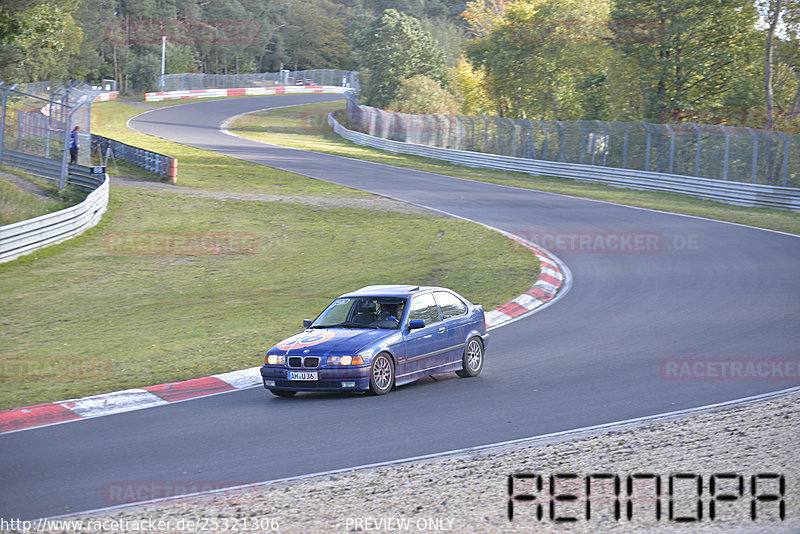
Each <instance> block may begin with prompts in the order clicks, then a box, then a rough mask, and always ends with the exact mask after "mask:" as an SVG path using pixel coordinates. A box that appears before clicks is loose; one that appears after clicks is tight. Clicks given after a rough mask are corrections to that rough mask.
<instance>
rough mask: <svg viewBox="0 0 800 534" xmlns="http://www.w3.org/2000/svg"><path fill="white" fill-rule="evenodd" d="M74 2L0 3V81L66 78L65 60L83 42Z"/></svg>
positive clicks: (21, 0)
mask: <svg viewBox="0 0 800 534" xmlns="http://www.w3.org/2000/svg"><path fill="white" fill-rule="evenodd" d="M74 10H75V4H74V2H71V1H69V0H51V1H48V2H41V1H38V2H37V1H31V0H28V1H26V0H3V3H2V5H0V79H2V80H4V81H5V82H28V81H40V80H46V79H51V78H52V79H61V78H67V77H68V76H69V58H70V55H71V54H74V53H76V52H77V51H78V49H79V47H80V44H81V40H82V38H83V35H82V31H81V29H80V28H79V27H78V26H77V25H76V24H75V21H74V19H73V18H72V13H73V11H74Z"/></svg>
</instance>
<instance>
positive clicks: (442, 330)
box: [439, 326, 446, 334]
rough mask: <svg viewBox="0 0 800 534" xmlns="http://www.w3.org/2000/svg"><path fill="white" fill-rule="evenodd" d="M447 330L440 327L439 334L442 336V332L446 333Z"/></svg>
mask: <svg viewBox="0 0 800 534" xmlns="http://www.w3.org/2000/svg"><path fill="white" fill-rule="evenodd" d="M445 330H446V329H445V327H443V326H440V327H439V333H440V334H441V333H442V332H444V331H445Z"/></svg>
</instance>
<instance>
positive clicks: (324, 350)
mask: <svg viewBox="0 0 800 534" xmlns="http://www.w3.org/2000/svg"><path fill="white" fill-rule="evenodd" d="M394 336H397V337H401V336H402V334H401V333H400V331H399V330H387V329H380V330H376V329H361V328H325V329H323V328H315V329H313V330H305V331H303V332H300V333H299V334H295V335H293V336H291V337H288V338H286V339H284V340H283V341H281V342H280V343H278V344H277V345H275V346H274V347H272V348H271V349H269V351H268V352H267V354H284V355H287V356H289V355H292V356H295V355H300V356H302V355H306V354H308V355H313V356H333V355H337V356H338V355H346V354H350V355H355V354H358V353H359V352H360V351H362V350H364V349H366V348H369V347H371V346H374V345H378V344H381V343H383V342H384V341H386V340H387V339H389V338H391V337H394ZM290 344H291V345H292V346H289V345H290ZM279 347H280V348H279ZM287 348H288V350H286V349H287ZM306 351H308V352H306Z"/></svg>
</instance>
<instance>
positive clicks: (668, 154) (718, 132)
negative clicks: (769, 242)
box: [347, 93, 800, 188]
mask: <svg viewBox="0 0 800 534" xmlns="http://www.w3.org/2000/svg"><path fill="white" fill-rule="evenodd" d="M347 96H348V101H347V120H348V124H349V127H350V128H351V129H354V130H357V131H360V132H363V133H367V134H369V135H372V136H376V137H380V138H383V139H389V140H395V141H402V142H406V143H414V144H419V145H430V146H436V147H441V148H448V149H454V150H463V151H471V152H482V153H486V154H497V155H503V156H512V157H518V158H526V159H533V160H541V161H549V162H560V163H570V164H582V165H593V166H600V167H612V168H617V169H631V170H637V171H645V172H654V173H661V174H667V175H678V176H688V177H697V178H709V179H713V180H723V181H734V182H747V183H751V184H762V185H772V186H782V187H793V188H800V135H794V134H787V133H782V132H775V131H765V130H756V129H753V128H743V127H732V126H721V125H710V124H695V123H680V124H651V123H647V122H616V121H613V122H612V121H539V120H526V119H508V118H503V117H496V116H485V115H481V116H457V115H410V114H406V113H396V112H390V111H385V110H381V109H377V108H373V107H369V106H362V105H360V104H358V102H357V101H356V100H355V97H354V96H353V95H352V94H350V93H348V94H347Z"/></svg>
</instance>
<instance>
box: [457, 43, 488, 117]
mask: <svg viewBox="0 0 800 534" xmlns="http://www.w3.org/2000/svg"><path fill="white" fill-rule="evenodd" d="M453 76H454V78H455V86H456V88H457V89H458V92H459V93H460V96H461V99H462V103H461V110H460V111H461V113H463V114H464V115H487V114H492V113H493V111H494V103H493V102H492V99H491V97H490V96H489V94H488V92H487V81H486V72H485V71H484V69H483V68H479V69H474V68H473V67H472V65H471V64H470V62H469V61H467V59H466V58H465V57H462V58H461V59H459V60H458V63H457V64H456V67H455V69H453Z"/></svg>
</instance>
